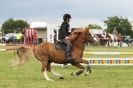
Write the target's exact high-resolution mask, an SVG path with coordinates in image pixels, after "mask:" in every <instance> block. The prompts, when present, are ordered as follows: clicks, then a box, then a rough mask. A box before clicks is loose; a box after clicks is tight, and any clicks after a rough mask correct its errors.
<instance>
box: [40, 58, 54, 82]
mask: <svg viewBox="0 0 133 88" xmlns="http://www.w3.org/2000/svg"><path fill="white" fill-rule="evenodd" d="M47 66H48V59H43V60H42V73H43V75H44V77H45V79H46V80H48V81H51V80H52V79H50V78H49V77H48V75H47Z"/></svg>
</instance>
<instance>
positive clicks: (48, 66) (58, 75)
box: [47, 62, 64, 79]
mask: <svg viewBox="0 0 133 88" xmlns="http://www.w3.org/2000/svg"><path fill="white" fill-rule="evenodd" d="M47 71H49V72H51V73H52V74H53V75H54V76H56V77H59V78H60V79H64V78H63V76H62V75H60V74H59V73H57V72H55V71H53V70H51V63H50V62H48V64H47Z"/></svg>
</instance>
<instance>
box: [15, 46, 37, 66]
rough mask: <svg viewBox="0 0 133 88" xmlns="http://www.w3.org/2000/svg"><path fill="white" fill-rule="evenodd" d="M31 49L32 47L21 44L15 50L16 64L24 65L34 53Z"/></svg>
mask: <svg viewBox="0 0 133 88" xmlns="http://www.w3.org/2000/svg"><path fill="white" fill-rule="evenodd" d="M33 50H34V48H33V47H24V46H22V47H20V48H18V49H17V52H16V53H17V55H18V57H19V61H18V63H17V66H22V65H24V64H25V63H26V62H27V61H28V60H29V59H30V57H31V56H33V55H34V54H33Z"/></svg>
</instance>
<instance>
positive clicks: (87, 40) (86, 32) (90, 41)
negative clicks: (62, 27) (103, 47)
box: [84, 28, 97, 44]
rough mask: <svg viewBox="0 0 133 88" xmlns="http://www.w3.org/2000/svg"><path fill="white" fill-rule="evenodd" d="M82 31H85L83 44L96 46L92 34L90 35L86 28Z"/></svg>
mask: <svg viewBox="0 0 133 88" xmlns="http://www.w3.org/2000/svg"><path fill="white" fill-rule="evenodd" d="M84 30H85V31H84V32H85V43H86V44H88V42H89V43H94V44H96V43H97V42H96V40H95V36H94V34H93V33H91V32H90V31H89V29H88V28H85V29H84Z"/></svg>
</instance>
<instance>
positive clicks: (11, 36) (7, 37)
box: [2, 33, 16, 43]
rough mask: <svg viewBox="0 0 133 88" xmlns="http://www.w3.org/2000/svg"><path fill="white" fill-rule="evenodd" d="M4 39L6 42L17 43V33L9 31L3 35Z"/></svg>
mask: <svg viewBox="0 0 133 88" xmlns="http://www.w3.org/2000/svg"><path fill="white" fill-rule="evenodd" d="M2 41H4V42H6V43H11V42H12V43H15V41H16V34H15V33H8V34H6V35H5V36H3V37H2Z"/></svg>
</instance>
